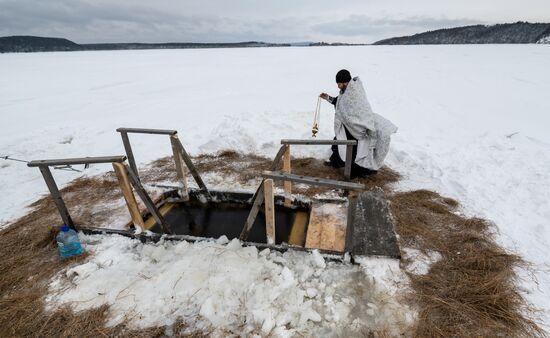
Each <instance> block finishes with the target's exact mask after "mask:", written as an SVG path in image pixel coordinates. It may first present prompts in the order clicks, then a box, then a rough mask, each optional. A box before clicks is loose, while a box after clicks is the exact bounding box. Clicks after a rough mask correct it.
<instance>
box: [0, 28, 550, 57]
mask: <svg viewBox="0 0 550 338" xmlns="http://www.w3.org/2000/svg"><path fill="white" fill-rule="evenodd" d="M504 43H514V44H518V43H547V44H550V23H529V22H516V23H509V24H497V25H492V26H485V25H474V26H464V27H456V28H445V29H438V30H434V31H428V32H424V33H419V34H415V35H411V36H403V37H395V38H390V39H384V40H380V41H377V42H375V43H374V45H434V44H504ZM355 45H358V44H346V43H339V42H337V43H326V42H301V43H267V42H257V41H248V42H235V43H195V42H173V43H91V44H77V43H75V42H73V41H70V40H67V39H63V38H50V37H38V36H6V37H0V53H28V52H53V51H86V50H122V49H182V48H246V47H289V46H306V47H307V46H311V47H314V46H355ZM359 45H361V44H359Z"/></svg>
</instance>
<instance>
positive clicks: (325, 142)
mask: <svg viewBox="0 0 550 338" xmlns="http://www.w3.org/2000/svg"><path fill="white" fill-rule="evenodd" d="M281 144H284V145H290V144H296V145H356V144H357V141H354V140H309V139H308V140H293V139H286V140H281Z"/></svg>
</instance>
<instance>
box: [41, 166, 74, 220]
mask: <svg viewBox="0 0 550 338" xmlns="http://www.w3.org/2000/svg"><path fill="white" fill-rule="evenodd" d="M38 168H39V169H40V172H41V173H42V176H43V177H44V181H46V185H47V186H48V189H49V190H50V194H51V196H52V199H53V202H54V203H55V206H56V207H57V210H58V211H59V215H60V216H61V219H62V220H63V223H65V224H67V225H68V226H69V227H71V228H73V229H77V230H78V228H77V227H76V226H75V224H74V222H73V219H72V218H71V215H70V214H69V210H67V206H66V205H65V202H64V201H63V198H62V197H61V193H60V192H59V189H58V188H57V184H56V183H55V180H54V178H53V176H52V172H51V171H50V168H48V166H46V165H41V166H39V167H38Z"/></svg>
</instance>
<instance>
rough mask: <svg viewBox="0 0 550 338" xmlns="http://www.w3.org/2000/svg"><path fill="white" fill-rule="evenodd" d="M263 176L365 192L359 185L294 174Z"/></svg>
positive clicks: (276, 173) (264, 174)
mask: <svg viewBox="0 0 550 338" xmlns="http://www.w3.org/2000/svg"><path fill="white" fill-rule="evenodd" d="M263 176H264V177H265V178H271V179H274V180H279V181H284V180H289V181H292V182H296V183H305V184H310V185H317V186H323V187H329V188H335V189H344V190H364V189H365V186H364V185H363V184H359V183H352V182H344V181H336V180H329V179H325V178H318V177H310V176H301V175H293V174H285V173H283V172H280V171H264V172H263Z"/></svg>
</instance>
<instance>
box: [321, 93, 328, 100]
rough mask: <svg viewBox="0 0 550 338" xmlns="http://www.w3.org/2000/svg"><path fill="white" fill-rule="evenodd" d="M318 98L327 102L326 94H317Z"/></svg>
mask: <svg viewBox="0 0 550 338" xmlns="http://www.w3.org/2000/svg"><path fill="white" fill-rule="evenodd" d="M319 97H320V98H322V99H325V100H328V94H327V93H321V94H319Z"/></svg>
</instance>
